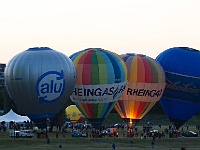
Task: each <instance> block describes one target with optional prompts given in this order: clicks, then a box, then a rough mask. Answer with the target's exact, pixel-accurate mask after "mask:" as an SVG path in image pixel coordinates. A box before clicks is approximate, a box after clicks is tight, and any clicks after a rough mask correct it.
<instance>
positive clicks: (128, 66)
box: [123, 55, 133, 80]
mask: <svg viewBox="0 0 200 150" xmlns="http://www.w3.org/2000/svg"><path fill="white" fill-rule="evenodd" d="M132 59H133V56H128V55H127V57H124V58H123V60H124V62H125V63H126V67H127V76H128V77H127V78H128V80H129V77H130V70H131V64H132Z"/></svg>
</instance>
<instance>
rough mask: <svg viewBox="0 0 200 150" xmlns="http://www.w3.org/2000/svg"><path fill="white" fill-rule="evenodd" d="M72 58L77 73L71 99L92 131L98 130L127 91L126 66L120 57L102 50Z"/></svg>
mask: <svg viewBox="0 0 200 150" xmlns="http://www.w3.org/2000/svg"><path fill="white" fill-rule="evenodd" d="M70 58H71V59H72V60H73V62H74V65H75V67H76V71H77V80H76V85H75V88H74V91H73V92H72V95H71V99H72V100H73V101H74V102H75V104H76V106H77V107H78V108H79V110H80V111H81V112H82V113H83V114H84V116H85V117H86V118H87V119H88V120H89V121H90V122H91V124H92V125H93V127H94V128H99V127H100V126H101V124H102V122H103V120H104V119H105V118H106V116H107V115H108V113H109V112H110V111H111V110H112V109H113V106H114V104H115V102H116V100H118V99H119V97H120V96H121V94H122V92H123V91H124V89H125V86H126V83H127V69H126V66H125V64H124V62H123V60H122V59H121V58H120V57H119V56H118V55H117V54H115V53H113V52H110V51H106V50H103V49H100V48H89V49H86V50H83V51H80V52H78V53H75V54H74V55H72V56H70Z"/></svg>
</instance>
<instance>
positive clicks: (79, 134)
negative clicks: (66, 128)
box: [70, 130, 88, 137]
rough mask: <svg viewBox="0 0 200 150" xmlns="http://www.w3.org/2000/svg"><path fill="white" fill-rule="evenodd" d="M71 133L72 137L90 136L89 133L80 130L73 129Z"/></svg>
mask: <svg viewBox="0 0 200 150" xmlns="http://www.w3.org/2000/svg"><path fill="white" fill-rule="evenodd" d="M70 135H71V137H88V134H87V133H83V132H81V131H80V130H72V131H71V132H70Z"/></svg>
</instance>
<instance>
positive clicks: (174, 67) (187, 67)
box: [156, 47, 200, 129]
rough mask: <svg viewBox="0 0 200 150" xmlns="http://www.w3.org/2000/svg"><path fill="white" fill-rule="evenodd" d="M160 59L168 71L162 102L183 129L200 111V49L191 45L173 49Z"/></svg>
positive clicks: (176, 124) (161, 55) (160, 55)
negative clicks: (190, 46)
mask: <svg viewBox="0 0 200 150" xmlns="http://www.w3.org/2000/svg"><path fill="white" fill-rule="evenodd" d="M156 60H157V61H158V62H159V63H160V64H161V66H162V67H163V69H164V71H165V74H166V88H165V92H164V94H163V96H162V98H161V99H160V103H161V105H162V107H163V109H164V111H165V113H166V115H167V116H168V118H169V120H170V121H171V122H172V123H174V125H175V127H176V129H179V128H180V127H181V126H182V125H183V124H184V123H185V122H186V121H187V120H189V119H190V118H191V117H192V116H193V115H194V114H196V113H197V112H198V111H199V110H200V94H199V92H200V65H199V64H200V51H198V50H196V49H193V48H189V47H174V48H169V49H167V50H165V51H163V52H162V53H160V54H159V55H158V56H157V58H156Z"/></svg>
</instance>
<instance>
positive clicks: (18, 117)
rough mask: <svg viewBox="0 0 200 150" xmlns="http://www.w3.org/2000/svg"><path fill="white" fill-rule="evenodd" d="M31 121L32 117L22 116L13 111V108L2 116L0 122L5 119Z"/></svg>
mask: <svg viewBox="0 0 200 150" xmlns="http://www.w3.org/2000/svg"><path fill="white" fill-rule="evenodd" d="M27 120H28V121H30V119H29V118H28V117H27V116H21V115H18V114H16V113H15V112H13V110H12V109H11V110H10V111H9V112H8V113H7V114H5V115H3V116H0V122H2V121H5V122H10V121H15V122H24V121H27Z"/></svg>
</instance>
